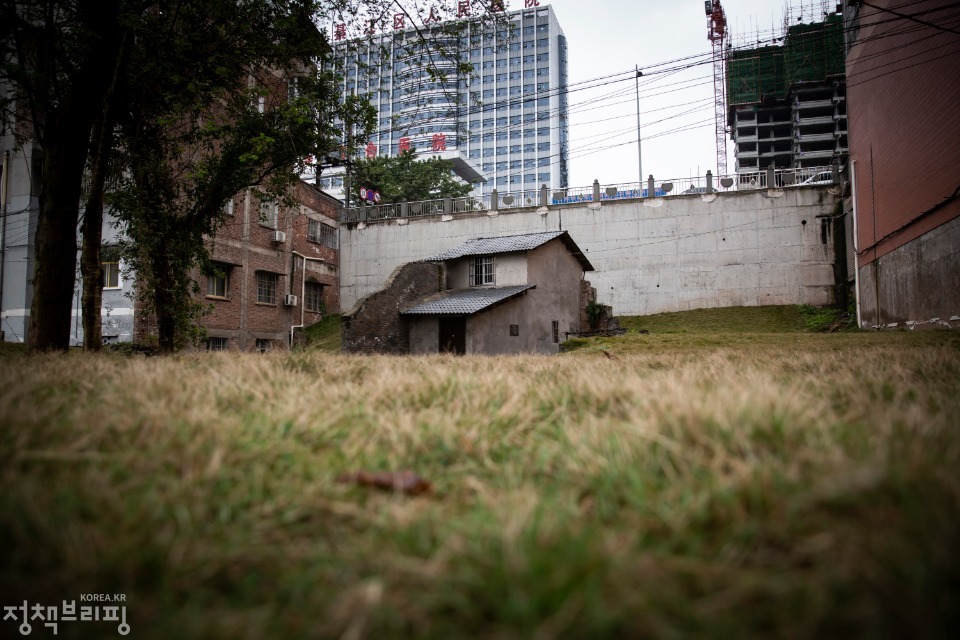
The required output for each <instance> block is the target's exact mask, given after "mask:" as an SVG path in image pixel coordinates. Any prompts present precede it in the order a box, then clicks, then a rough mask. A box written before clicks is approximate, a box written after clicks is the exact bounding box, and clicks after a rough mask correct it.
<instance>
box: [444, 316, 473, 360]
mask: <svg viewBox="0 0 960 640" xmlns="http://www.w3.org/2000/svg"><path fill="white" fill-rule="evenodd" d="M466 352H467V319H466V318H440V353H455V354H457V355H464V354H465V353H466Z"/></svg>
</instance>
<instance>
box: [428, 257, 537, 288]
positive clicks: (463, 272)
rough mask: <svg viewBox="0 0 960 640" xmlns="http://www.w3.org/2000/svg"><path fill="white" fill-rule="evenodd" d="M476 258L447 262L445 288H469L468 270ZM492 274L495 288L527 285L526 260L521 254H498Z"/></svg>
mask: <svg viewBox="0 0 960 640" xmlns="http://www.w3.org/2000/svg"><path fill="white" fill-rule="evenodd" d="M476 257H477V256H469V257H466V258H460V259H457V260H449V261H447V288H448V289H466V288H467V287H469V286H470V269H471V267H472V265H473V261H474V259H475V258H476ZM493 260H494V274H495V284H494V286H497V287H509V286H512V285H518V284H527V258H526V256H525V255H524V254H523V253H500V254H497V255H496V256H494V258H493Z"/></svg>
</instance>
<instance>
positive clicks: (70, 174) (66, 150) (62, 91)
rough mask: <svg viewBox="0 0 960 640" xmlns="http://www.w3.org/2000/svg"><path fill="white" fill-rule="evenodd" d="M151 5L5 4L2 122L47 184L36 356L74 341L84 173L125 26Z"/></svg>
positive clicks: (2, 0) (36, 293)
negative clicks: (72, 330)
mask: <svg viewBox="0 0 960 640" xmlns="http://www.w3.org/2000/svg"><path fill="white" fill-rule="evenodd" d="M146 5H147V3H146V2H127V1H124V0H0V116H2V118H3V129H4V130H9V131H12V132H13V133H14V134H15V135H16V136H17V138H18V142H19V143H20V144H21V145H24V146H29V152H30V155H31V156H32V158H33V163H32V166H31V167H30V172H31V177H32V179H33V180H34V181H35V182H36V183H37V184H38V185H39V193H38V196H39V198H38V200H39V211H38V215H37V227H36V233H35V236H34V246H35V254H34V257H35V263H34V264H35V269H34V273H33V277H32V285H33V301H32V303H31V309H30V329H29V332H28V338H27V340H28V343H29V345H30V348H31V349H32V350H41V351H47V350H63V349H66V348H67V346H68V345H69V337H70V318H71V315H72V313H71V308H72V301H73V284H74V274H75V269H76V253H77V235H76V234H77V222H78V220H79V216H80V200H81V197H82V185H83V177H84V171H85V169H86V167H87V162H88V159H89V157H90V151H91V147H96V146H97V145H96V143H93V144H92V143H91V139H92V138H94V137H97V138H100V137H101V136H100V135H99V134H97V135H96V136H95V130H96V129H97V127H98V123H102V122H103V120H104V116H105V113H108V112H110V111H111V108H110V106H109V105H108V104H107V103H108V100H107V95H108V93H109V91H110V87H111V83H112V80H113V78H114V76H115V72H116V69H117V61H118V60H120V59H121V58H122V53H121V49H122V46H121V43H123V42H124V39H123V32H124V26H123V25H124V23H125V22H126V20H128V19H129V18H130V17H131V16H132V15H136V13H137V12H138V11H142V10H143V8H144V7H145V6H146ZM101 157H102V158H103V159H104V160H106V159H107V158H106V157H104V156H101ZM101 177H102V172H101ZM97 233H98V234H99V226H97ZM97 266H98V267H99V263H98V261H97Z"/></svg>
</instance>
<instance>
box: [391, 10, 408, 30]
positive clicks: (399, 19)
mask: <svg viewBox="0 0 960 640" xmlns="http://www.w3.org/2000/svg"><path fill="white" fill-rule="evenodd" d="M406 26H407V17H406V16H405V15H403V14H402V13H395V14H393V28H394V29H403V28H404V27H406Z"/></svg>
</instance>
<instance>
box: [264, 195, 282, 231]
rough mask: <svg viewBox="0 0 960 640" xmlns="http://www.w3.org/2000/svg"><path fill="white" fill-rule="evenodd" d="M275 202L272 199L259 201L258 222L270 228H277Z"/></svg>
mask: <svg viewBox="0 0 960 640" xmlns="http://www.w3.org/2000/svg"><path fill="white" fill-rule="evenodd" d="M277 217H278V216H277V203H276V202H274V201H273V200H266V199H264V200H261V201H260V224H262V225H264V226H265V227H270V228H271V229H276V228H277Z"/></svg>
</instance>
